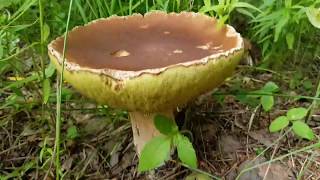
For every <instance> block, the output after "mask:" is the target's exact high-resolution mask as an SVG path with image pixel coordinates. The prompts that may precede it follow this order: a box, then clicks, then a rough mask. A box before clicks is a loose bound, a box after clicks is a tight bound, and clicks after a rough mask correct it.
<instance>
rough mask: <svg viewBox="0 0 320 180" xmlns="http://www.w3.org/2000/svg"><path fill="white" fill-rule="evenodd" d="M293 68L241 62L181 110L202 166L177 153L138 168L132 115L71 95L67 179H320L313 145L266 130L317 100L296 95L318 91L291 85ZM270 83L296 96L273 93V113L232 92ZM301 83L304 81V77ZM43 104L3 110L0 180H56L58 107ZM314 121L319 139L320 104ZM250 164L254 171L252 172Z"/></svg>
mask: <svg viewBox="0 0 320 180" xmlns="http://www.w3.org/2000/svg"><path fill="white" fill-rule="evenodd" d="M318 67H319V66H318ZM295 73H296V72H293V71H292V72H290V71H288V73H287V74H284V73H281V74H277V73H275V72H265V71H260V70H256V69H253V68H251V67H247V66H240V67H239V68H238V71H237V73H236V74H235V75H234V76H233V77H232V78H230V79H229V80H228V81H226V83H225V84H224V85H223V86H221V87H220V88H219V89H218V90H216V91H215V92H214V93H213V94H215V95H212V93H209V94H207V95H203V96H201V97H200V98H198V99H197V100H196V101H195V102H193V103H191V104H190V105H189V106H188V107H187V108H185V109H184V110H183V111H182V112H180V113H178V115H177V124H178V125H179V126H180V127H184V128H185V129H187V130H190V131H191V133H189V138H190V139H191V140H192V142H193V144H194V147H195V149H196V152H197V156H198V162H199V170H198V171H192V170H189V169H187V168H185V167H183V166H181V165H180V164H179V163H177V161H175V160H174V159H177V157H176V155H175V153H174V152H173V160H170V161H169V162H167V163H166V165H164V166H162V167H160V168H158V169H156V170H154V171H151V172H148V173H142V174H140V173H138V172H137V163H138V157H137V155H136V153H135V149H134V146H133V143H132V131H131V124H130V121H129V120H128V115H127V113H126V112H124V111H121V110H115V109H111V108H108V107H105V106H97V105H96V104H95V103H93V102H88V100H87V99H86V98H85V97H82V96H81V95H79V94H77V93H75V92H73V94H72V98H71V100H69V101H67V102H64V103H63V107H62V110H63V126H62V135H63V141H62V142H63V145H62V151H61V152H60V153H61V159H62V166H61V171H62V173H63V174H64V179H184V178H189V179H197V178H198V179H201V175H200V174H201V172H206V173H209V174H211V178H213V177H217V178H222V179H230V180H233V179H236V178H237V176H239V175H241V176H239V177H238V178H239V179H241V180H246V179H250V180H254V179H257V180H258V179H267V180H272V179H279V180H281V179H299V178H300V179H314V180H315V179H320V170H319V169H320V150H319V148H312V149H311V148H309V149H308V147H309V145H311V144H312V143H313V142H308V141H305V140H302V139H299V138H297V137H296V136H294V135H293V133H292V132H291V131H290V129H289V130H287V131H282V132H281V133H270V132H269V131H268V126H269V125H270V123H271V121H272V120H274V119H275V118H276V117H278V116H280V115H283V114H285V113H286V111H287V110H288V109H289V108H292V107H308V106H310V105H311V103H312V102H313V101H312V100H309V99H305V98H303V97H300V98H297V96H296V94H306V93H309V95H312V93H313V92H314V91H313V90H314V89H309V90H308V91H306V88H300V87H301V86H299V84H298V85H297V86H296V88H295V89H293V90H289V87H288V86H289V82H291V83H292V79H293V78H292V76H293V74H295ZM309 75H310V76H309V77H308V79H309V80H310V81H311V82H312V83H316V81H317V77H316V74H312V73H309ZM270 81H273V82H276V83H277V84H278V85H279V87H280V89H281V90H282V91H283V90H285V91H286V92H288V94H291V95H292V96H288V97H281V96H279V97H278V96H275V106H274V108H273V110H271V111H269V112H264V111H263V108H262V106H261V104H259V103H258V104H255V105H253V106H252V105H248V104H246V103H243V102H244V101H243V100H239V98H240V96H237V95H236V94H234V92H231V91H230V89H239V88H240V89H241V88H243V89H252V90H256V89H259V88H260V87H261V86H263V85H264V84H265V83H266V82H270ZM296 81H297V82H296V83H301V82H303V80H302V79H297V80H296ZM70 91H72V88H71V90H70ZM217 92H218V93H217ZM228 92H231V93H228ZM238 92H239V91H238ZM26 93H28V92H26ZM240 95H241V94H240ZM240 99H241V98H240ZM222 100H223V103H221V102H222ZM241 101H242V102H241ZM42 108H43V107H33V108H32V110H31V111H17V112H16V113H14V114H12V113H11V114H7V112H6V109H3V110H0V116H1V117H6V118H2V120H1V126H0V127H1V128H0V139H1V141H0V169H1V174H2V176H0V177H2V178H3V179H16V178H20V179H54V174H55V169H54V164H53V161H51V160H52V158H53V156H52V154H53V151H54V149H53V146H54V119H55V117H54V116H55V115H54V112H55V104H49V105H48V106H46V107H45V111H42ZM39 117H45V118H44V119H46V120H45V122H39V119H40V118H39ZM309 125H310V126H311V127H312V128H313V130H314V132H315V134H317V135H316V136H317V137H319V134H320V110H319V109H318V110H316V112H315V113H314V114H313V115H312V116H310V121H309ZM187 135H188V134H187ZM252 166H254V168H253V169H251V170H250V169H248V168H250V167H252ZM247 170H248V171H247ZM196 177H197V178H196ZM203 178H204V177H203Z"/></svg>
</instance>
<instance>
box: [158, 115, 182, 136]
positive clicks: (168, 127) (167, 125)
mask: <svg viewBox="0 0 320 180" xmlns="http://www.w3.org/2000/svg"><path fill="white" fill-rule="evenodd" d="M154 125H155V126H156V128H157V129H158V130H159V132H160V133H161V134H164V135H169V134H173V133H175V132H178V126H177V125H176V124H175V122H174V120H173V119H170V118H167V117H166V116H163V115H160V114H157V115H156V116H155V117H154Z"/></svg>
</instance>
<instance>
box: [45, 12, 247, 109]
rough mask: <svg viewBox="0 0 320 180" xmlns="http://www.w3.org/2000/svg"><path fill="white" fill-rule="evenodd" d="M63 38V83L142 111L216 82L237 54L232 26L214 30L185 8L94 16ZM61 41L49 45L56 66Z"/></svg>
mask: <svg viewBox="0 0 320 180" xmlns="http://www.w3.org/2000/svg"><path fill="white" fill-rule="evenodd" d="M67 42H68V43H67V53H66V64H65V65H66V69H65V70H66V77H65V78H66V80H67V81H69V82H70V83H71V84H73V85H74V86H75V87H76V88H77V89H78V90H80V91H81V92H82V93H84V94H86V95H87V96H89V97H91V98H93V99H95V100H97V101H99V102H101V103H103V104H109V105H111V106H115V107H121V108H125V109H128V110H141V111H147V112H149V111H158V110H162V109H165V108H174V107H175V106H177V105H182V104H184V103H186V102H187V101H188V100H190V99H191V98H195V97H196V96H198V95H200V94H202V93H204V92H206V91H208V90H210V89H212V88H214V87H216V86H217V85H219V84H220V83H221V82H222V81H223V80H224V79H225V78H226V77H228V76H229V75H230V74H231V72H232V71H233V70H234V68H235V65H236V64H237V62H238V60H239V58H240V56H241V55H242V53H243V40H242V38H241V36H240V35H239V34H238V33H236V31H235V30H234V29H233V28H232V27H231V26H225V27H223V28H222V29H218V28H217V21H216V20H215V19H214V18H211V17H208V16H206V15H202V14H198V13H191V12H183V13H179V14H178V13H170V14H167V13H164V12H159V11H156V12H151V13H147V14H146V15H144V16H142V15H140V14H134V15H131V16H123V17H119V16H112V17H109V18H106V19H99V20H96V21H94V22H92V23H90V24H88V25H86V26H82V27H77V28H75V29H73V30H72V31H71V32H70V33H69V36H68V41H67ZM63 43H64V42H63V38H62V37H60V38H57V39H56V40H55V41H53V42H52V43H51V44H50V45H49V47H48V48H49V54H50V57H51V59H52V60H53V62H54V63H55V64H56V65H57V67H58V69H61V62H62V52H63ZM157 101H160V102H157Z"/></svg>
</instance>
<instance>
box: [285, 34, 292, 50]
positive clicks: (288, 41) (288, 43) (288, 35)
mask: <svg viewBox="0 0 320 180" xmlns="http://www.w3.org/2000/svg"><path fill="white" fill-rule="evenodd" d="M286 40H287V45H288V48H289V49H292V48H293V43H294V35H293V34H292V33H288V34H287V35H286Z"/></svg>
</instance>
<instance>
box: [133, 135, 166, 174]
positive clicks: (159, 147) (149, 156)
mask: <svg viewBox="0 0 320 180" xmlns="http://www.w3.org/2000/svg"><path fill="white" fill-rule="evenodd" d="M170 145H171V139H170V138H169V137H167V136H158V137H155V138H153V139H151V141H149V142H148V143H147V144H146V145H145V146H144V147H143V149H142V151H141V155H140V160H139V165H138V171H139V172H143V171H148V170H151V169H154V168H156V167H158V166H160V165H162V164H164V162H165V161H166V160H168V159H169V153H170Z"/></svg>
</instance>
